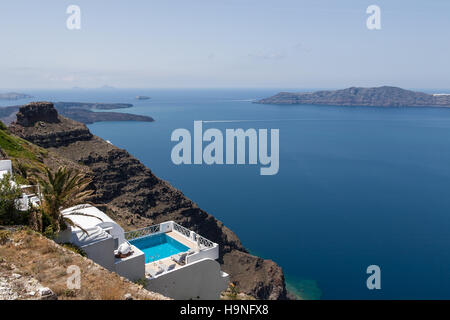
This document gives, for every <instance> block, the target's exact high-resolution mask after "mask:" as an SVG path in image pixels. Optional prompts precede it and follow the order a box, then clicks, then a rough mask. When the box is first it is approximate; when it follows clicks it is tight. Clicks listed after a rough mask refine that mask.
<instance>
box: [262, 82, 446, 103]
mask: <svg viewBox="0 0 450 320" xmlns="http://www.w3.org/2000/svg"><path fill="white" fill-rule="evenodd" d="M255 103H262V104H280V105H285V104H290V105H292V104H309V105H332V106H370V107H450V94H427V93H423V92H417V91H410V90H405V89H402V88H398V87H388V86H383V87H375V88H358V87H351V88H347V89H342V90H334V91H316V92H299V93H292V92H280V93H278V94H276V95H274V96H272V97H269V98H265V99H261V100H258V101H255Z"/></svg>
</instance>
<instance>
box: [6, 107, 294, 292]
mask: <svg viewBox="0 0 450 320" xmlns="http://www.w3.org/2000/svg"><path fill="white" fill-rule="evenodd" d="M9 134H10V135H11V136H14V137H16V136H18V137H20V138H22V139H25V140H27V141H28V142H27V143H29V145H27V148H35V149H38V150H41V149H40V148H43V149H45V150H41V151H40V152H39V155H38V156H36V157H33V158H32V159H35V160H33V161H38V162H39V164H44V165H45V166H47V167H49V168H57V167H58V166H60V165H64V166H70V167H73V168H77V170H79V171H82V172H85V173H86V174H87V175H88V176H90V177H91V178H92V180H93V183H92V185H91V186H90V188H92V190H93V191H94V195H95V198H94V199H93V202H94V203H96V204H102V208H103V210H104V211H105V212H107V213H108V215H110V216H111V217H112V218H113V219H114V220H115V221H117V222H118V223H120V224H121V226H122V227H123V228H124V229H125V230H130V229H137V228H142V227H146V226H149V225H153V224H157V223H161V222H164V221H169V220H173V221H175V222H177V223H179V224H181V225H183V226H185V227H187V228H189V229H191V230H193V231H194V232H197V233H199V234H202V235H204V236H205V237H207V238H208V239H209V240H211V241H213V242H215V243H218V244H219V246H220V257H219V262H220V264H221V265H222V269H223V270H224V271H225V272H227V273H228V274H230V278H231V279H230V280H231V281H233V283H234V284H235V285H236V286H237V287H238V288H239V291H240V292H242V293H245V294H248V295H251V296H253V297H255V298H258V299H286V298H287V292H286V286H285V280H284V274H283V271H282V269H281V268H280V267H279V266H278V265H277V264H276V263H275V262H273V261H271V260H266V259H263V258H260V257H257V256H254V255H251V254H249V252H248V251H247V249H246V248H245V247H244V246H243V245H242V243H241V241H240V240H239V238H238V237H237V235H236V234H235V233H234V232H232V231H231V230H230V229H228V228H227V227H226V226H225V225H224V224H223V223H222V222H220V221H219V220H217V219H216V218H214V217H213V216H212V215H211V214H209V213H207V212H205V211H204V210H202V209H201V208H199V207H198V206H197V204H195V203H194V202H193V201H192V200H190V199H188V198H187V197H186V196H185V195H184V194H183V193H182V192H181V191H179V190H177V189H175V188H174V187H172V186H171V185H170V184H169V183H168V182H167V181H164V180H162V179H160V178H158V177H157V176H155V175H154V174H153V172H152V171H151V170H150V169H148V168H147V167H145V166H144V165H143V164H142V163H141V162H140V161H139V160H138V159H136V158H134V157H133V156H132V155H130V154H129V153H128V152H127V151H126V150H123V149H119V148H117V147H115V146H113V145H111V144H110V143H107V142H106V141H104V140H103V139H101V138H99V137H97V136H94V135H92V134H91V132H90V131H89V129H88V128H87V127H86V126H85V125H84V124H82V123H79V122H76V121H74V120H71V119H67V118H65V117H64V116H61V115H60V114H58V112H57V110H56V109H55V108H54V105H53V104H52V103H49V102H39V103H30V104H28V105H25V106H23V107H21V108H20V110H19V112H18V113H17V120H16V121H15V122H13V123H12V124H11V125H10V126H9ZM11 139H12V138H11ZM17 139H18V138H17ZM21 141H22V140H21ZM24 145H25V144H24ZM0 146H2V144H1V141H0ZM6 146H7V147H9V146H8V145H6ZM9 151H11V152H9ZM15 151H16V150H15V149H11V150H9V149H4V150H3V152H4V153H5V154H6V156H8V157H9V158H14V155H16V154H17V152H15ZM36 165H38V164H36Z"/></svg>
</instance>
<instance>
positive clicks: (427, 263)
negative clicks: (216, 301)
mask: <svg viewBox="0 0 450 320" xmlns="http://www.w3.org/2000/svg"><path fill="white" fill-rule="evenodd" d="M292 90H293V89H290V88H272V89H266V88H265V89H112V88H105V89H71V90H27V91H26V92H25V93H28V94H31V95H33V96H35V98H33V99H28V100H20V101H14V102H10V101H8V102H5V101H2V102H1V105H3V106H5V105H15V104H22V103H26V102H28V101H36V100H47V101H53V102H56V101H78V102H108V103H118V102H120V103H132V104H133V105H134V106H133V107H132V108H130V109H122V110H117V111H119V112H129V113H135V114H141V115H148V116H151V117H153V118H154V119H155V121H154V122H99V123H95V124H90V125H88V127H89V129H90V130H91V131H92V132H93V133H94V134H95V135H97V136H100V137H101V138H103V139H105V140H109V141H110V142H111V143H112V144H114V145H116V146H117V147H120V148H124V149H126V150H128V151H129V152H130V153H131V154H132V155H134V156H135V157H137V158H138V159H139V160H140V161H141V162H143V163H144V164H145V165H146V166H148V167H149V168H150V169H151V170H152V171H153V172H154V173H155V174H156V175H157V176H159V177H160V178H162V179H165V180H167V181H169V182H170V183H171V184H172V185H173V186H174V187H176V188H178V189H180V190H181V191H182V192H183V193H184V194H185V195H186V196H188V197H189V198H191V199H192V200H193V201H194V202H196V203H197V204H198V205H199V206H200V207H201V208H202V209H204V210H206V211H207V212H209V213H210V214H212V215H214V216H215V217H216V218H217V219H219V220H221V221H222V222H223V223H224V224H225V225H226V226H227V227H229V228H230V229H231V230H233V231H234V232H235V233H236V234H237V235H238V237H239V238H240V239H241V241H242V243H243V245H244V246H245V247H246V248H248V250H249V251H250V252H251V253H252V254H255V255H258V256H261V257H264V258H267V259H271V260H273V261H275V262H276V263H278V264H279V265H280V266H281V267H282V268H283V271H284V273H285V276H286V280H287V286H288V289H289V291H290V292H291V293H292V294H295V295H297V296H298V297H300V298H302V299H450V109H445V108H377V107H338V106H312V105H262V104H255V103H252V102H253V101H254V100H255V99H260V98H265V97H269V96H271V95H273V94H276V93H278V92H280V91H292ZM22 91H23V90H22ZM138 95H146V96H150V97H151V99H150V100H137V99H136V96H138ZM195 120H203V121H213V122H204V123H203V130H206V129H208V128H216V129H219V130H220V131H221V132H223V133H224V132H225V130H226V129H238V128H242V129H244V130H247V129H251V128H253V129H268V130H269V132H270V130H272V129H278V130H279V171H278V173H277V174H276V175H260V167H261V165H259V164H256V165H255V164H252V165H250V164H241V165H237V164H236V165H216V164H215V165H207V164H201V165H199V164H191V165H187V164H181V165H176V164H174V163H173V161H172V158H171V152H172V149H173V147H174V146H175V145H176V142H173V141H171V135H172V132H173V131H174V130H176V129H180V128H184V129H187V130H189V132H191V133H192V134H193V132H194V129H193V128H194V121H195ZM225 120H230V121H225ZM205 145H206V143H205ZM372 265H376V266H378V267H379V268H380V273H379V280H380V288H379V289H369V288H368V286H367V280H368V278H369V277H370V276H371V274H370V273H368V272H367V269H368V267H369V266H372Z"/></svg>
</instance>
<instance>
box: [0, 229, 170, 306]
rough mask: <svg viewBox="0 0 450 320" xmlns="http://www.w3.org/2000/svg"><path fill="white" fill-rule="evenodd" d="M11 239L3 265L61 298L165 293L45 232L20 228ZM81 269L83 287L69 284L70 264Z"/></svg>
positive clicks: (2, 250)
mask: <svg viewBox="0 0 450 320" xmlns="http://www.w3.org/2000/svg"><path fill="white" fill-rule="evenodd" d="M8 238H9V239H10V241H4V242H2V243H1V244H0V257H1V258H2V259H0V269H1V268H2V267H3V268H6V266H7V265H9V264H14V265H15V266H16V268H17V269H18V270H19V272H20V273H21V274H23V275H29V276H32V277H34V278H36V279H37V280H39V281H40V282H41V283H42V285H44V286H47V287H49V288H50V289H52V290H53V292H55V293H56V294H57V295H58V299H67V300H73V299H81V300H118V299H123V298H124V295H125V294H126V293H130V294H131V295H132V297H133V298H134V299H143V300H159V299H166V298H165V297H163V296H161V295H159V294H156V293H152V292H149V291H147V290H145V289H143V288H142V287H141V286H139V285H137V284H134V283H132V282H130V281H128V280H126V279H124V278H122V277H120V276H119V275H117V274H116V273H113V272H110V271H108V270H106V269H104V268H102V267H101V266H99V265H98V264H96V263H94V262H93V261H92V260H89V259H87V258H84V257H82V256H81V255H79V254H76V253H74V252H72V251H70V250H68V249H65V248H63V247H62V246H60V245H58V244H56V243H55V242H53V241H51V240H48V239H47V238H45V237H43V236H42V235H40V234H38V233H35V232H30V231H29V230H28V231H24V230H20V231H16V232H11V233H10V234H8ZM70 265H76V266H78V267H79V268H80V271H81V288H80V289H79V290H73V289H72V290H70V289H68V288H67V285H66V283H67V279H68V277H69V276H70V275H69V274H67V267H69V266H70Z"/></svg>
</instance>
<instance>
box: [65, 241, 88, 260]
mask: <svg viewBox="0 0 450 320" xmlns="http://www.w3.org/2000/svg"><path fill="white" fill-rule="evenodd" d="M62 246H63V247H64V248H66V249H69V250H70V251H73V252H75V253H78V254H79V255H81V256H83V257H86V252H84V250H83V249H81V248H80V247H77V246H76V245H74V244H73V243H63V245H62Z"/></svg>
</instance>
